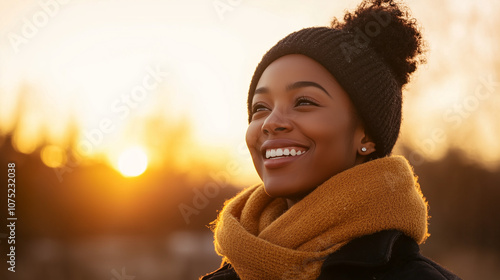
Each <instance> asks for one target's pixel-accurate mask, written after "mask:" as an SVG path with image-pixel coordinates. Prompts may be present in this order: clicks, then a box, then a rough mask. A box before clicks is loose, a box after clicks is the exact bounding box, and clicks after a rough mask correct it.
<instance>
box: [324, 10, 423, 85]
mask: <svg viewBox="0 0 500 280" xmlns="http://www.w3.org/2000/svg"><path fill="white" fill-rule="evenodd" d="M331 26H332V28H336V29H342V30H344V31H348V32H353V33H357V34H359V36H360V37H361V38H360V40H363V41H364V42H368V45H369V46H370V47H371V48H373V49H374V50H375V51H376V52H377V53H378V54H379V55H380V56H381V57H382V58H383V59H384V61H385V62H386V63H387V64H388V65H389V67H390V68H391V69H392V70H393V72H394V74H395V77H396V80H397V81H398V82H399V83H400V85H401V86H403V85H405V84H406V83H408V80H409V77H410V75H411V73H413V72H414V71H415V70H416V69H417V66H418V64H420V63H423V62H425V57H424V55H423V54H424V42H423V39H422V35H421V33H420V31H419V28H418V26H417V23H416V20H415V19H414V18H411V17H410V14H409V10H408V8H406V7H404V6H402V5H400V4H398V3H396V2H395V1H393V0H364V1H363V2H362V3H361V4H360V5H359V6H358V7H357V9H356V10H355V11H354V12H347V13H346V14H345V16H344V22H342V23H341V22H339V21H338V20H337V19H336V18H334V19H333V21H332V25H331Z"/></svg>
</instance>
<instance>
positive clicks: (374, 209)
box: [213, 156, 428, 280]
mask: <svg viewBox="0 0 500 280" xmlns="http://www.w3.org/2000/svg"><path fill="white" fill-rule="evenodd" d="M287 208H288V207H287V203H286V200H285V199H284V198H272V197H269V196H268V195H267V194H266V193H265V191H264V186H263V185H262V184H259V185H255V186H252V187H249V188H247V189H245V190H243V191H242V192H240V193H239V194H238V195H236V196H235V197H234V198H232V199H230V200H228V201H227V202H226V203H225V206H224V208H223V210H222V211H221V213H220V214H219V217H218V219H217V220H216V221H214V222H213V223H214V224H215V229H214V235H215V241H214V244H215V250H216V252H217V253H218V254H219V255H221V256H223V257H224V260H225V261H228V262H229V263H231V265H232V266H233V267H234V269H235V271H236V273H237V274H238V275H239V276H240V278H241V279H243V280H247V279H251V280H253V279H316V278H317V277H318V276H319V274H320V272H321V265H322V264H323V261H324V260H325V259H326V257H327V256H328V255H329V254H331V253H332V252H335V251H336V250H338V249H339V248H340V247H342V246H343V245H345V244H346V243H348V242H349V241H350V240H352V239H354V238H357V237H360V236H363V235H368V234H372V233H375V232H378V231H381V230H386V229H397V230H400V231H402V232H403V233H405V234H406V235H408V236H410V237H412V238H413V239H415V241H417V242H418V243H419V244H420V243H422V242H423V241H424V240H425V239H426V238H427V236H428V233H427V203H426V201H425V199H424V197H423V195H422V193H421V191H420V187H419V185H418V183H417V178H416V177H415V176H414V174H413V170H412V168H411V166H410V165H409V164H408V162H407V160H406V159H405V158H404V157H401V156H392V157H385V158H381V159H376V160H373V161H369V162H366V163H363V164H360V165H357V166H355V167H353V168H350V169H348V170H346V171H344V172H341V173H339V174H337V175H335V176H333V177H332V178H330V179H329V180H327V181H326V182H324V183H323V184H321V185H320V186H318V187H317V188H316V189H315V190H314V191H312V192H311V193H309V194H308V195H307V196H306V197H304V198H303V199H302V200H300V201H299V202H297V203H296V204H294V205H293V206H292V207H290V209H288V210H287Z"/></svg>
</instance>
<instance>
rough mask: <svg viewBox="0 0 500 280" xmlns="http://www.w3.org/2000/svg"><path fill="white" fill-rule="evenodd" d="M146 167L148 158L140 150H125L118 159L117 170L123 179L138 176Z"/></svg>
mask: <svg viewBox="0 0 500 280" xmlns="http://www.w3.org/2000/svg"><path fill="white" fill-rule="evenodd" d="M147 167H148V157H147V155H146V153H145V152H144V151H143V150H142V149H141V148H138V147H136V148H130V149H127V150H125V151H124V152H123V153H122V154H121V155H120V157H119V158H118V170H119V171H120V173H121V174H122V175H123V176H125V177H135V176H139V175H141V174H142V173H144V171H146V168H147Z"/></svg>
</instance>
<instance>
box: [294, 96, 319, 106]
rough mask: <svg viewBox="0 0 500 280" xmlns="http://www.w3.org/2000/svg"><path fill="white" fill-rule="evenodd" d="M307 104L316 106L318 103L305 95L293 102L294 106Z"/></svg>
mask: <svg viewBox="0 0 500 280" xmlns="http://www.w3.org/2000/svg"><path fill="white" fill-rule="evenodd" d="M309 105H312V106H318V103H316V102H315V101H313V100H311V99H309V98H307V97H300V98H298V99H297V102H296V103H295V106H309Z"/></svg>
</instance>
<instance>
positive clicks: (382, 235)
mask: <svg viewBox="0 0 500 280" xmlns="http://www.w3.org/2000/svg"><path fill="white" fill-rule="evenodd" d="M418 252H419V247H418V245H417V243H416V242H415V241H414V240H413V239H411V238H409V237H407V236H405V235H403V233H401V232H400V231H396V230H386V231H380V232H377V233H374V234H371V235H366V236H362V237H360V238H357V239H354V240H352V241H351V242H349V243H347V244H346V245H345V246H343V247H342V248H340V249H339V250H338V251H336V252H335V253H333V254H331V255H329V256H328V258H327V259H326V260H325V261H324V262H323V268H325V267H328V266H335V265H356V266H364V267H375V266H380V265H384V264H386V263H388V262H389V260H390V259H391V257H392V256H394V255H412V254H418Z"/></svg>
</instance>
